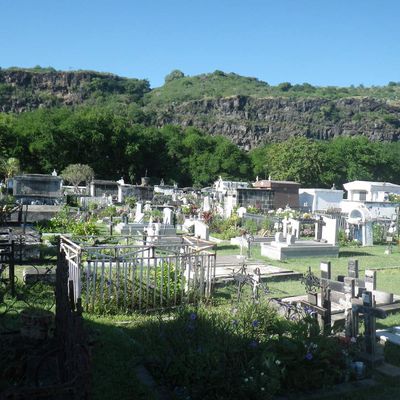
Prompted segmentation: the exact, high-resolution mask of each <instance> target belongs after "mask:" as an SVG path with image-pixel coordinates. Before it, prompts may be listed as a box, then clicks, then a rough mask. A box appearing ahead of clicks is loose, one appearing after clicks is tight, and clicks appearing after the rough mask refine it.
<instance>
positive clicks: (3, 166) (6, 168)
mask: <svg viewBox="0 0 400 400" xmlns="http://www.w3.org/2000/svg"><path fill="white" fill-rule="evenodd" d="M20 170H21V167H20V163H19V160H18V158H14V157H10V158H8V159H5V158H2V159H0V173H1V174H3V175H4V178H5V181H6V182H7V181H8V180H9V179H11V178H12V177H13V176H15V175H16V174H18V172H19V171H20Z"/></svg>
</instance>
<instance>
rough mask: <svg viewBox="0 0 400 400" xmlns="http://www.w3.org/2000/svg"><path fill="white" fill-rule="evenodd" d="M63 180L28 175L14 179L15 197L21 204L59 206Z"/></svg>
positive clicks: (55, 177) (48, 176) (61, 198)
mask: <svg viewBox="0 0 400 400" xmlns="http://www.w3.org/2000/svg"><path fill="white" fill-rule="evenodd" d="M61 185H62V179H61V177H59V176H53V175H45V174H26V175H21V176H16V177H14V178H13V196H14V197H15V199H16V201H17V202H18V203H19V204H32V205H59V204H61V203H62V200H63V196H62V193H61Z"/></svg>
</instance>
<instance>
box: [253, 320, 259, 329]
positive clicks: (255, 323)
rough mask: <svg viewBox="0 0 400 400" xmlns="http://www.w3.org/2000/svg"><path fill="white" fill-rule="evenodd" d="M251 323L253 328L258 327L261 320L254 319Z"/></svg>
mask: <svg viewBox="0 0 400 400" xmlns="http://www.w3.org/2000/svg"><path fill="white" fill-rule="evenodd" d="M251 325H252V326H253V328H257V327H258V326H259V325H260V322H259V321H257V320H254V321H253V322H252V323H251Z"/></svg>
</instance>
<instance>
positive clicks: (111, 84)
mask: <svg viewBox="0 0 400 400" xmlns="http://www.w3.org/2000/svg"><path fill="white" fill-rule="evenodd" d="M167 78H168V79H166V82H165V84H164V85H163V86H162V87H160V88H156V89H154V90H150V87H149V82H148V81H146V80H138V79H127V78H122V77H119V76H116V75H112V74H103V73H98V72H92V71H75V72H62V71H55V70H53V69H51V68H47V69H43V68H35V69H18V68H12V69H5V70H2V69H0V112H6V113H9V112H11V113H22V112H25V111H30V110H34V109H36V108H41V107H55V106H62V105H66V106H73V105H77V104H91V105H96V104H99V103H103V104H104V103H107V102H118V103H119V104H130V103H137V104H138V105H139V106H140V107H143V110H144V111H145V112H146V113H147V115H148V118H147V119H146V120H147V121H152V123H154V124H155V125H157V126H164V125H166V124H177V125H182V126H194V127H196V128H199V129H201V130H203V131H205V132H207V133H209V134H212V135H216V134H222V135H225V136H227V137H229V138H230V139H231V140H232V141H233V142H234V143H236V144H238V145H239V146H240V147H241V148H244V149H251V148H253V147H256V146H258V145H259V144H262V143H265V142H271V141H279V140H284V139H286V138H288V137H289V136H294V135H302V136H307V137H313V138H318V139H329V138H332V137H336V136H339V135H364V136H366V137H368V138H369V139H371V140H377V141H378V140H379V141H381V140H383V141H398V140H399V138H400V85H399V84H398V83H394V82H391V83H389V84H388V85H387V86H383V87H372V88H364V87H362V86H360V87H356V88H354V87H351V88H336V87H314V86H312V85H310V84H306V83H305V84H302V85H291V84H290V83H287V82H286V83H282V84H280V85H277V86H270V85H268V83H266V82H262V81H259V80H258V79H256V78H246V77H241V76H239V75H237V74H233V73H230V74H226V73H224V72H222V71H215V72H214V73H212V74H203V75H198V76H194V77H187V76H184V74H183V73H182V72H180V71H173V73H171V74H170V75H169V76H168V77H167Z"/></svg>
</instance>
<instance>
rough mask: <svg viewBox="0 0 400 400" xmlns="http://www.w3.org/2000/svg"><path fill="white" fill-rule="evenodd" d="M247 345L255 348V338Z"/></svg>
mask: <svg viewBox="0 0 400 400" xmlns="http://www.w3.org/2000/svg"><path fill="white" fill-rule="evenodd" d="M249 346H250V347H251V348H252V349H255V348H256V347H257V346H258V342H257V340H252V341H251V342H250V343H249Z"/></svg>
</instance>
